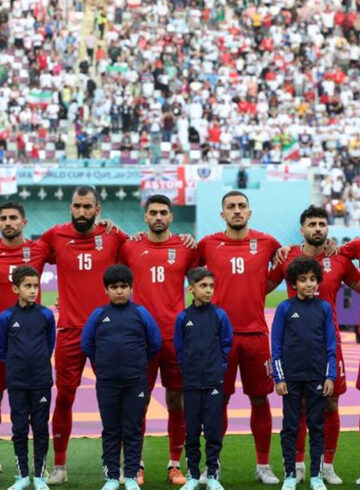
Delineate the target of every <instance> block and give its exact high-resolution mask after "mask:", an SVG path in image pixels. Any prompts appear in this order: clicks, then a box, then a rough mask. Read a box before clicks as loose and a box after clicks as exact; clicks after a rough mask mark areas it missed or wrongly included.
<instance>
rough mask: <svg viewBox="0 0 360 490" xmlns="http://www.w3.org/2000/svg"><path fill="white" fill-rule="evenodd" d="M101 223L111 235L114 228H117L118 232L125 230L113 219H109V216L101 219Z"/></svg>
mask: <svg viewBox="0 0 360 490" xmlns="http://www.w3.org/2000/svg"><path fill="white" fill-rule="evenodd" d="M99 225H104V226H106V230H105V233H106V234H107V235H110V233H111V231H112V230H115V232H116V233H119V232H122V233H124V231H123V230H122V229H121V228H119V227H118V226H116V224H115V223H114V222H113V221H111V219H108V218H105V219H102V220H100V221H99Z"/></svg>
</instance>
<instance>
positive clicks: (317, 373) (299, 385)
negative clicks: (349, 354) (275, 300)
mask: <svg viewBox="0 0 360 490" xmlns="http://www.w3.org/2000/svg"><path fill="white" fill-rule="evenodd" d="M286 273H287V280H288V281H289V283H290V284H291V285H292V287H293V288H294V289H296V292H297V295H296V296H295V297H293V298H291V299H288V300H286V301H283V302H282V303H280V304H279V306H278V307H277V309H276V313H275V317H274V321H273V325H272V332H271V337H272V358H273V376H274V380H275V383H276V384H275V389H276V393H277V394H278V395H281V396H283V429H282V431H281V445H282V451H283V459H284V466H285V480H284V483H283V486H282V490H293V489H295V488H296V469H295V457H296V438H297V433H298V426H299V422H300V416H301V400H302V398H305V401H306V418H307V426H308V428H309V433H310V455H311V466H310V486H311V488H312V489H313V490H326V487H325V485H324V482H323V479H322V476H321V471H320V465H321V456H322V454H323V449H324V407H325V397H326V396H331V395H332V392H333V389H334V381H335V379H336V337H335V326H334V323H333V317H332V312H331V306H330V304H329V303H328V302H327V301H323V300H321V299H318V298H316V297H315V293H316V290H317V287H318V285H319V283H320V282H321V280H322V268H321V265H320V264H319V262H318V261H317V260H316V259H313V258H310V257H306V256H300V257H297V258H296V259H294V260H293V261H292V262H291V263H290V264H289V265H288V267H287V270H286Z"/></svg>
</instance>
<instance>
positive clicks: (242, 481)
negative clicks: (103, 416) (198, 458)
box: [0, 432, 360, 490]
mask: <svg viewBox="0 0 360 490" xmlns="http://www.w3.org/2000/svg"><path fill="white" fill-rule="evenodd" d="M49 452H50V453H52V450H50V451H49ZM100 458H101V440H100V439H72V440H71V441H70V446H69V455H68V476H69V482H68V483H67V484H65V485H64V486H63V488H64V489H65V490H97V489H100V488H101V487H102V485H103V480H102V473H101V460H100ZM144 459H145V466H146V473H145V476H146V481H145V486H144V489H145V490H146V489H149V490H165V489H167V490H169V489H170V488H173V487H171V486H170V485H169V484H168V483H167V482H166V481H165V478H166V464H167V462H168V440H167V438H166V437H146V440H145V445H144ZM0 461H1V463H2V466H3V473H2V475H1V476H0V481H1V488H7V487H9V486H10V485H11V483H12V482H13V475H14V474H15V472H16V471H15V463H14V458H13V448H12V444H11V442H8V441H1V446H0ZM254 461H255V455H254V445H253V440H252V437H251V436H227V437H226V439H225V441H224V449H223V452H222V479H221V481H222V484H223V485H224V487H225V489H226V490H245V489H259V490H260V489H265V488H270V487H265V486H263V485H261V484H260V483H257V482H255V481H254ZM271 463H272V466H273V469H274V472H275V473H276V474H277V475H278V476H279V477H280V478H281V477H282V463H281V456H280V440H279V436H278V435H274V436H273V440H272V450H271ZM51 464H52V456H50V457H49V461H48V466H51ZM182 466H183V468H184V467H185V465H184V462H183V463H182ZM308 467H309V462H308V461H307V468H308ZM335 468H336V471H337V473H338V474H339V476H341V478H342V479H343V480H344V484H343V485H341V487H338V488H339V489H340V488H341V490H350V489H354V488H356V486H355V484H354V482H355V480H356V478H358V477H359V476H360V443H359V436H358V433H357V432H344V433H342V434H341V437H340V442H339V448H338V452H337V456H336V460H335ZM307 477H308V474H307ZM307 479H308V478H307ZM54 488H55V487H54ZM122 488H124V487H122ZM175 488H176V487H175ZM203 488H205V487H203ZM271 488H273V489H274V490H275V489H278V488H280V485H271ZM298 488H299V489H300V490H301V489H304V490H305V489H307V488H309V484H308V481H306V482H305V483H304V484H301V485H299V487H298ZM329 488H335V487H334V486H333V487H331V486H329Z"/></svg>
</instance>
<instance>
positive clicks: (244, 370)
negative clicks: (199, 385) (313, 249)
mask: <svg viewBox="0 0 360 490" xmlns="http://www.w3.org/2000/svg"><path fill="white" fill-rule="evenodd" d="M221 217H222V218H223V220H224V221H225V223H226V230H225V232H220V233H215V234H213V235H208V236H206V237H205V238H203V239H202V240H201V241H200V243H199V246H198V247H199V252H200V256H201V261H202V262H203V263H204V264H206V265H207V266H208V267H209V269H210V270H211V271H212V272H213V273H214V276H215V294H214V298H213V301H214V303H215V304H217V305H218V306H221V307H222V308H223V309H224V310H225V311H226V312H227V314H228V315H229V318H230V322H231V324H232V326H233V329H234V339H233V347H232V349H231V351H230V354H229V357H228V370H227V372H226V373H225V382H224V408H223V410H224V411H223V435H224V434H225V432H226V429H227V412H226V409H227V404H228V402H229V399H230V397H231V395H232V394H233V393H234V392H235V380H236V373H237V369H238V367H239V368H240V374H241V380H242V384H243V390H244V393H245V394H246V395H248V396H249V399H250V403H251V418H250V426H251V430H252V433H253V436H254V439H255V448H256V461H257V466H256V473H255V478H256V479H257V480H259V481H261V482H263V483H265V484H275V483H279V480H278V478H277V477H276V476H275V475H274V473H273V472H272V470H271V467H270V466H269V453H270V442H271V428H272V420H271V412H270V405H269V401H268V398H267V395H268V394H269V393H271V392H272V391H273V387H274V384H273V380H272V376H271V356H270V347H269V336H268V327H267V324H266V321H265V316H264V307H265V294H266V285H267V274H268V267H269V262H270V261H271V259H272V257H273V255H274V253H275V251H276V250H277V249H278V248H279V247H280V244H279V242H278V241H277V240H275V238H273V237H271V236H270V235H267V234H265V233H261V232H259V231H255V230H251V229H249V227H248V221H249V219H250V217H251V210H250V207H249V201H248V198H247V197H246V195H245V194H243V193H242V192H240V191H231V192H228V193H227V194H225V195H224V197H223V199H222V212H221Z"/></svg>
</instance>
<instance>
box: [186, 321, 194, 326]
mask: <svg viewBox="0 0 360 490" xmlns="http://www.w3.org/2000/svg"><path fill="white" fill-rule="evenodd" d="M193 326H194V324H193V322H192V321H191V320H189V321H188V322H187V323H186V325H185V327H193Z"/></svg>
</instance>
